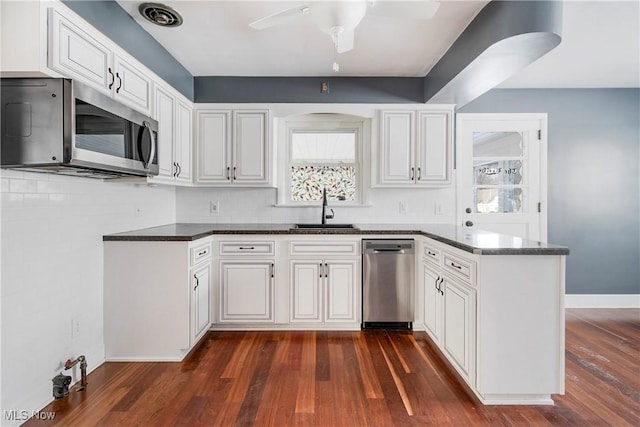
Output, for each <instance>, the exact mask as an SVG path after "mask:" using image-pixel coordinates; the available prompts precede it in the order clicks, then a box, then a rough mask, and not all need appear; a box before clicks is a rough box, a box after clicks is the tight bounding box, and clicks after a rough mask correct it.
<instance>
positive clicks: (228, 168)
mask: <svg viewBox="0 0 640 427" xmlns="http://www.w3.org/2000/svg"><path fill="white" fill-rule="evenodd" d="M230 170H231V168H230V167H229V166H227V180H230V179H231V175H230V174H229V171H230Z"/></svg>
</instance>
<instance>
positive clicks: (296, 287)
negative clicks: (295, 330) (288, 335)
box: [290, 260, 324, 322]
mask: <svg viewBox="0 0 640 427" xmlns="http://www.w3.org/2000/svg"><path fill="white" fill-rule="evenodd" d="M323 267H324V265H323V263H322V261H320V260H318V261H315V260H292V261H291V276H290V277H291V300H290V301H291V311H290V313H291V317H290V320H291V322H321V321H322V281H323V274H322V272H323Z"/></svg>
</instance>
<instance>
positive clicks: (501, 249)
mask: <svg viewBox="0 0 640 427" xmlns="http://www.w3.org/2000/svg"><path fill="white" fill-rule="evenodd" d="M292 226H293V224H188V223H178V224H168V225H163V226H159V227H151V228H143V229H141V230H133V231H127V232H123V233H115V234H109V235H106V236H104V237H103V240H104V241H192V240H197V239H201V238H203V237H207V236H210V235H214V234H215V235H224V234H237V235H242V234H247V235H249V234H252V235H270V234H271V235H277V234H288V235H336V234H338V235H343V234H344V235H361V236H365V235H366V236H372V235H400V234H402V235H411V234H415V235H423V236H426V237H429V238H431V239H434V240H437V241H440V242H442V243H445V244H447V245H450V246H453V247H456V248H458V249H461V250H463V251H466V252H470V253H474V254H481V255H568V254H569V248H567V247H564V246H558V245H552V244H549V243H545V242H537V241H533V240H525V239H522V238H520V237H515V236H509V235H506V234H498V233H493V232H490V231H483V230H475V229H474V230H472V229H469V228H463V227H457V226H455V225H439V224H357V227H358V229H357V230H353V229H344V230H342V229H329V230H319V229H311V230H300V229H291V227H292Z"/></svg>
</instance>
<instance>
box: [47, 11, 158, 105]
mask: <svg viewBox="0 0 640 427" xmlns="http://www.w3.org/2000/svg"><path fill="white" fill-rule="evenodd" d="M48 20H49V37H48V39H49V53H48V65H49V67H50V68H51V69H52V70H54V71H57V72H59V73H60V74H62V75H64V76H67V77H71V78H73V79H76V80H78V81H81V82H82V83H85V84H88V85H90V86H92V87H94V88H96V89H98V90H99V91H101V92H103V93H105V94H107V95H109V96H112V97H113V98H115V99H117V100H118V101H120V102H122V103H123V104H125V105H127V106H129V107H131V108H133V109H135V110H137V111H139V112H141V113H144V114H150V113H151V82H152V80H151V78H150V77H149V76H148V75H146V74H145V72H143V71H142V70H141V69H140V68H139V67H137V66H135V65H134V64H133V63H132V61H127V60H126V59H125V58H123V57H122V56H121V55H118V54H117V53H115V52H114V50H113V49H112V48H110V47H109V43H108V41H107V40H103V39H104V36H102V35H101V34H100V33H98V32H96V31H95V30H93V31H92V30H91V29H90V28H88V26H87V27H83V26H81V25H78V24H76V23H74V22H71V21H70V20H69V19H67V18H65V17H64V16H63V15H62V14H61V13H60V11H58V10H55V9H52V8H51V9H49V11H48Z"/></svg>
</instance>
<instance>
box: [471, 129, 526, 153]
mask: <svg viewBox="0 0 640 427" xmlns="http://www.w3.org/2000/svg"><path fill="white" fill-rule="evenodd" d="M523 150H524V147H523V144H522V134H521V133H520V132H473V157H520V156H522V155H523V154H524V153H523Z"/></svg>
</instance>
